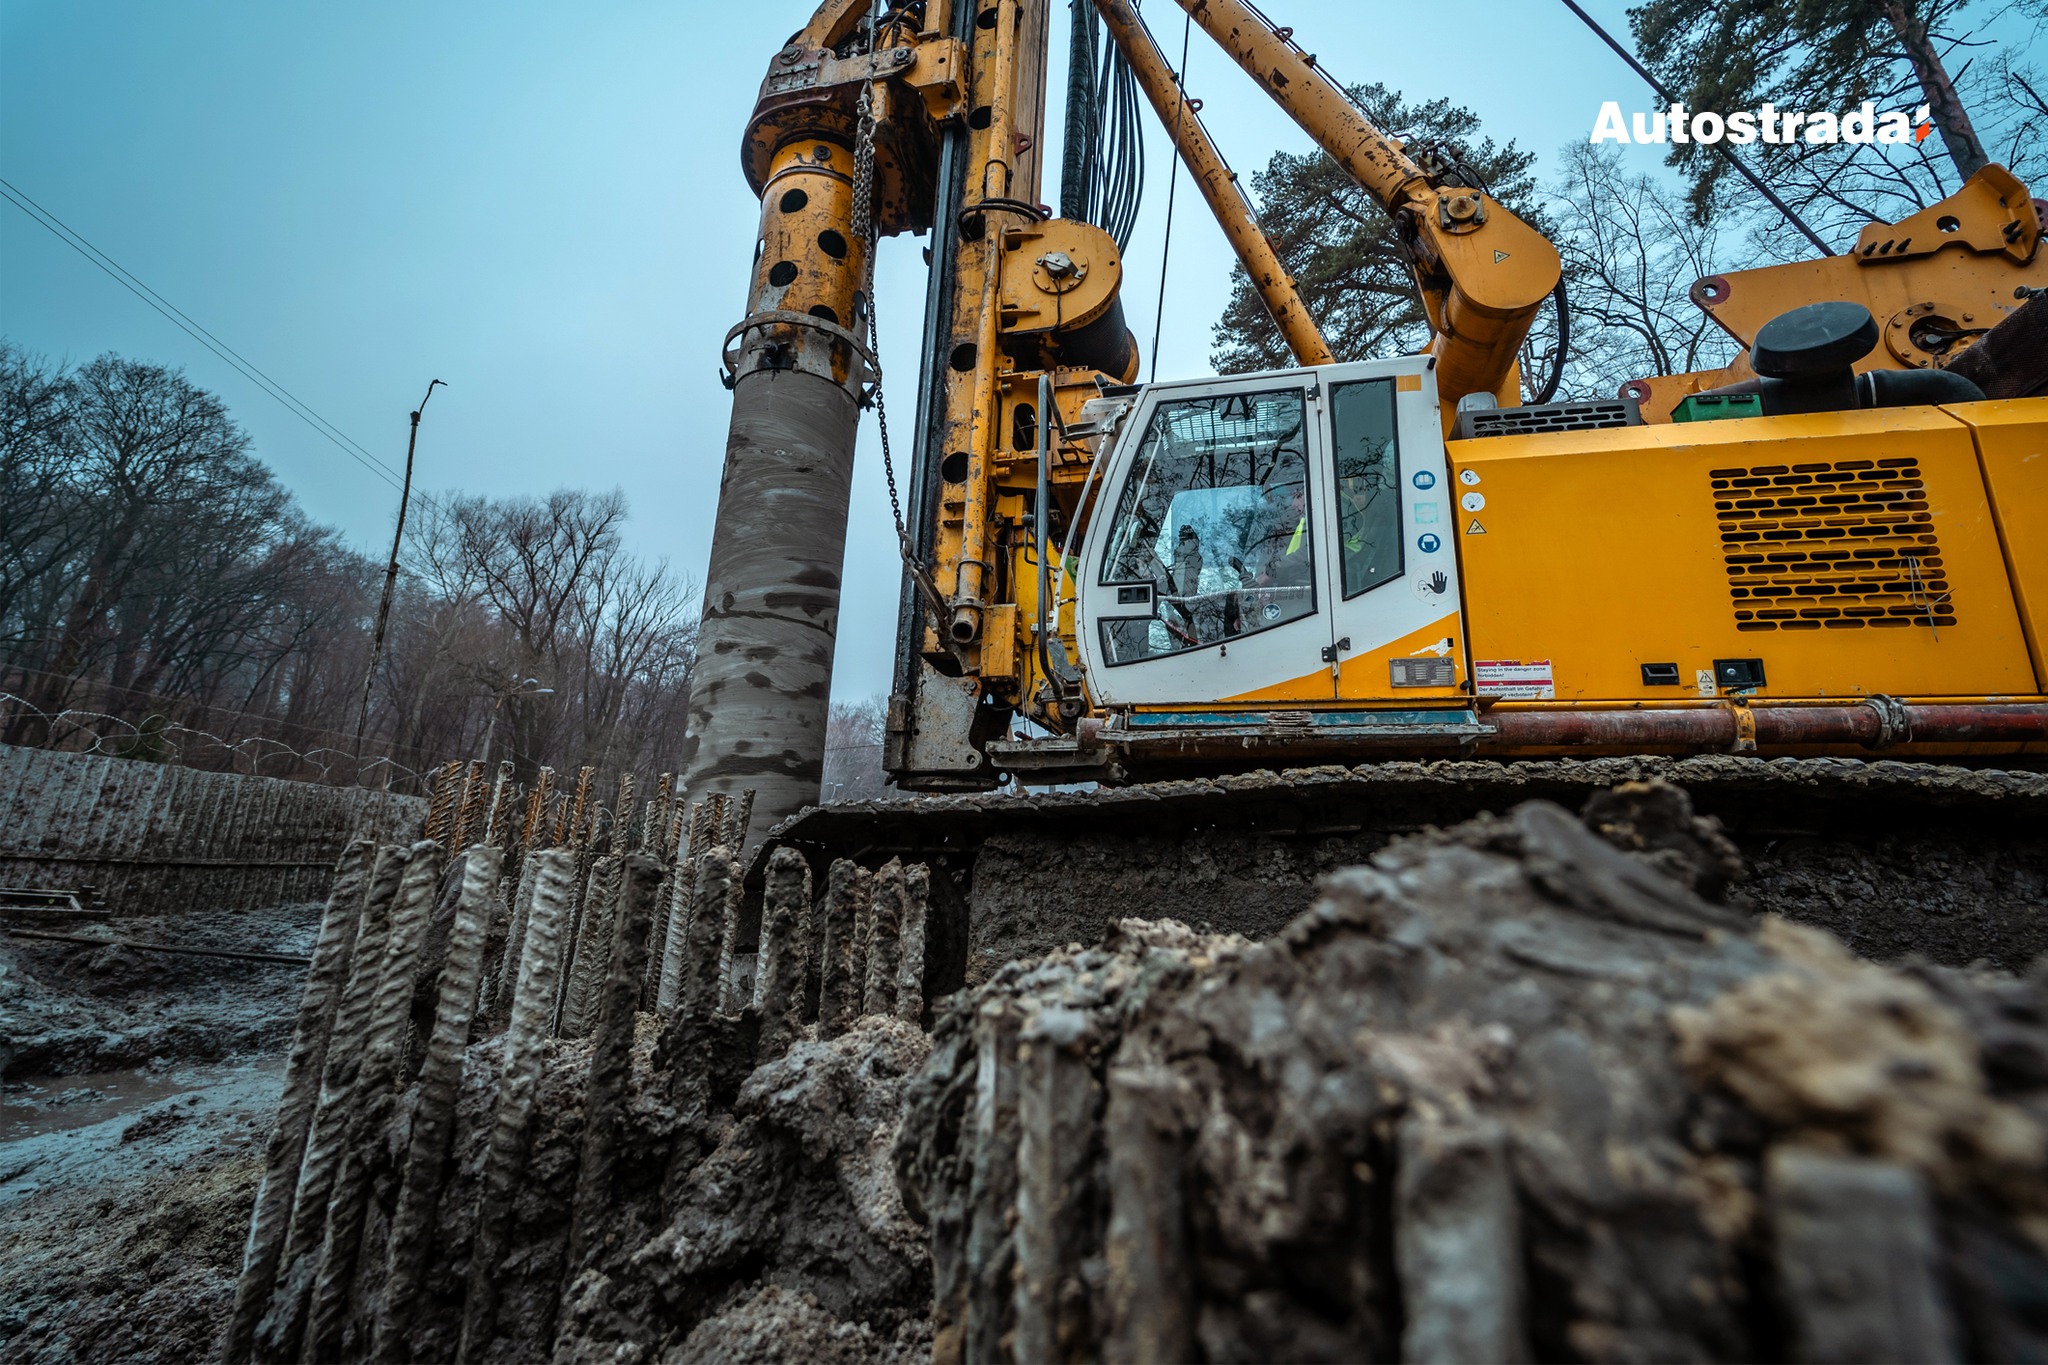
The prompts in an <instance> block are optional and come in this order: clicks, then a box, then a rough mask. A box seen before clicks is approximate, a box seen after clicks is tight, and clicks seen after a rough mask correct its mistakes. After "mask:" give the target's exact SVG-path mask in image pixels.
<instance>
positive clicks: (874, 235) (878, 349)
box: [853, 45, 919, 570]
mask: <svg viewBox="0 0 2048 1365" xmlns="http://www.w3.org/2000/svg"><path fill="white" fill-rule="evenodd" d="M868 74H869V81H868V82H867V83H864V84H863V85H862V86H861V88H860V117H859V120H858V122H857V123H856V125H855V131H854V136H853V221H854V224H855V229H856V230H857V231H858V232H859V233H860V239H861V245H862V247H863V248H864V252H865V254H864V256H863V257H862V262H861V307H862V308H863V309H865V310H866V312H867V315H868V354H869V355H870V356H872V357H873V359H874V367H875V426H876V428H877V429H878V430H879V431H880V432H881V436H882V474H883V477H884V478H886V479H887V480H888V482H889V514H890V515H891V516H892V517H894V518H895V521H896V545H897V548H898V549H899V550H900V551H901V552H902V555H903V562H904V563H905V564H907V565H909V566H910V567H911V569H912V570H915V569H917V568H918V567H919V566H918V563H917V557H916V556H915V555H913V554H912V553H911V552H910V535H909V533H908V532H907V531H906V530H905V529H904V526H903V500H902V498H901V496H900V495H899V494H898V493H897V491H896V460H895V456H894V455H893V454H892V453H891V451H890V449H889V408H888V404H887V403H885V402H884V401H883V398H882V342H881V333H880V331H879V329H878V328H877V326H876V323H875V315H876V314H877V313H878V312H880V311H881V310H880V309H878V308H877V307H876V306H875V248H876V246H877V244H878V242H879V238H880V232H879V230H878V228H877V225H876V223H875V93H874V84H873V75H874V52H873V50H872V45H870V51H869V53H868Z"/></svg>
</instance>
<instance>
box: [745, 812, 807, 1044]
mask: <svg viewBox="0 0 2048 1365" xmlns="http://www.w3.org/2000/svg"><path fill="white" fill-rule="evenodd" d="M810 907H811V866H810V864H809V863H807V862H805V861H804V855H803V854H801V853H799V852H797V851H796V850H795V849H793V848H778V849H776V850H775V852H774V853H773V854H772V855H770V857H769V859H768V871H767V877H766V882H765V884H764V886H763V888H762V896H761V957H760V963H761V968H760V972H759V973H758V975H757V977H756V990H755V995H754V1001H755V1005H756V1007H757V1008H758V1009H759V1011H760V1015H761V1039H760V1045H759V1049H758V1051H757V1052H756V1054H755V1057H756V1060H757V1061H761V1062H772V1061H774V1060H775V1059H776V1058H777V1057H780V1056H781V1055H782V1054H783V1053H785V1052H787V1051H789V1047H790V1044H791V1043H793V1042H795V1041H796V1038H797V1034H798V1032H799V1031H800V1030H801V1029H802V1027H803V1019H802V1017H801V1016H802V1011H803V1003H804V992H803V986H804V959H805V957H806V956H807V954H806V952H805V951H804V950H805V948H806V946H807V943H806V929H807V927H808V926H807V921H808V920H809V918H810Z"/></svg>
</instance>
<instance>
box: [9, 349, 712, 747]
mask: <svg viewBox="0 0 2048 1365" xmlns="http://www.w3.org/2000/svg"><path fill="white" fill-rule="evenodd" d="M0 509H4V511H0V692H4V693H8V694H11V695H13V696H16V697H20V698H24V699H26V700H27V702H28V704H27V705H22V704H19V703H13V702H9V703H6V704H4V706H0V726H4V729H5V733H4V734H0V739H5V740H8V741H11V742H42V743H48V742H64V741H65V740H66V736H67V735H69V736H70V737H71V738H72V739H75V740H76V741H77V742H80V743H87V742H91V743H98V742H101V740H103V739H107V738H112V737H119V742H120V751H122V752H126V753H129V754H131V755H134V756H138V757H169V756H171V755H172V754H173V753H174V752H176V753H179V755H180V757H181V761H185V762H209V761H211V762H217V763H220V764H223V765H225V764H228V763H236V764H241V765H244V766H246V765H247V764H248V763H250V762H252V761H254V760H253V759H252V758H251V755H255V754H258V753H262V752H266V751H273V752H275V753H276V754H278V755H280V762H279V763H278V764H275V765H271V766H267V767H265V768H264V770H265V771H278V770H279V769H280V768H281V767H286V766H291V764H289V763H287V762H285V761H284V758H285V756H290V755H296V754H305V753H308V752H312V753H314V754H316V758H315V759H314V760H311V761H307V762H304V763H299V764H298V765H297V767H296V769H295V771H296V772H297V775H301V776H318V775H321V774H322V773H323V772H329V773H331V772H333V771H334V770H335V769H336V768H337V767H338V768H339V769H340V772H341V776H342V777H343V778H344V779H346V778H351V777H353V776H355V775H356V773H357V771H358V769H357V767H356V765H355V763H354V760H353V757H352V753H351V752H350V751H352V749H353V745H352V742H351V740H350V734H352V730H350V727H351V726H352V725H353V721H354V711H353V709H352V708H353V706H354V704H355V699H356V698H357V697H358V696H359V695H360V694H359V693H358V692H357V691H356V686H357V683H358V680H359V677H360V675H359V674H357V673H356V672H355V670H356V668H357V666H358V665H357V663H356V661H357V660H359V659H360V658H361V657H362V654H363V648H364V642H365V640H366V639H367V637H368V631H369V623H370V615H371V612H372V611H373V610H374V606H375V602H376V596H377V588H378V574H377V569H376V566H375V565H374V564H373V563H372V562H371V561H370V560H369V559H367V558H366V557H365V556H363V555H361V554H358V553H356V552H355V551H353V550H351V549H350V548H349V547H348V546H346V545H345V544H343V543H342V542H341V540H340V538H339V537H338V536H337V535H336V534H335V533H334V532H333V531H332V530H330V529H327V528H325V527H321V526H317V525H315V524H313V523H312V522H310V521H309V520H307V518H306V517H305V516H304V515H303V513H301V512H300V511H299V509H298V508H297V506H296V505H295V504H294V502H293V500H292V497H291V495H290V493H289V492H287V491H286V490H285V489H284V488H283V487H281V486H280V485H279V484H278V483H277V481H276V480H275V479H274V478H273V477H272V476H271V474H270V472H269V470H267V469H266V468H265V467H264V466H263V464H262V463H261V462H260V461H259V460H257V459H256V457H255V456H254V454H253V453H251V450H250V448H249V440H248V438H247V437H246V436H245V435H244V434H243V433H242V431H241V430H240V429H239V428H238V427H237V426H236V425H235V424H234V422H233V421H232V420H231V419H230V418H229V417H228V414H227V412H226V409H225V408H223V407H222V405H221V404H220V402H219V401H218V400H217V399H215V398H214V397H213V396H212V395H211V394H208V393H206V392H205V391H203V390H201V389H198V388H196V387H195V386H193V385H192V384H191V383H189V382H188V381H187V380H186V379H185V378H184V376H182V375H181V374H178V373H177V372H175V371H172V370H168V369H165V368H163V367H160V366H153V365H147V364H142V363H139V362H134V361H127V360H123V359H120V358H119V357H115V356H103V357H101V358H100V359H98V360H95V361H93V362H92V363H91V364H89V365H86V366H84V367H83V368H81V369H78V370H76V371H66V370H63V369H61V368H58V367H53V366H50V365H47V364H43V363H41V362H37V361H34V360H32V359H31V358H29V357H26V356H24V355H23V354H22V353H21V352H20V351H18V350H16V349H15V348H13V347H9V346H5V345H4V344H0ZM626 511H627V509H626V502H625V498H624V496H623V495H622V494H620V493H618V492H616V491H614V492H610V493H602V494H591V493H583V492H575V491H569V490H564V491H561V492H558V493H555V494H553V495H551V496H550V497H548V498H547V499H545V500H533V499H511V500H497V501H493V500H490V499H485V498H475V497H459V496H458V497H455V498H452V499H450V500H448V501H447V502H446V503H445V504H444V505H443V506H442V507H441V508H438V509H436V511H435V513H434V514H433V515H430V516H428V517H427V518H425V519H423V520H422V521H421V522H419V523H416V525H415V529H414V531H413V532H412V534H411V535H410V538H409V540H408V543H407V555H406V564H407V568H408V569H409V570H410V572H408V573H407V575H406V576H405V579H404V581H403V582H402V583H401V585H400V590H399V594H398V598H397V607H396V616H395V625H394V629H393V633H392V643H391V647H390V648H389V649H388V650H387V651H386V652H385V655H384V658H383V661H382V663H381V665H380V666H381V669H382V671H383V681H384V685H383V686H382V687H380V688H379V690H378V694H377V703H376V709H375V712H374V713H373V716H372V724H373V726H374V730H373V733H374V734H375V735H376V736H377V740H378V745H379V747H380V749H381V750H382V752H383V754H385V755H387V756H390V757H391V758H393V759H394V760H395V761H396V763H397V765H398V771H400V772H402V771H404V770H406V769H410V770H413V771H415V772H420V771H424V770H426V769H428V768H430V767H432V766H434V765H437V764H439V763H441V762H444V761H446V760H448V759H450V758H461V757H468V756H472V755H475V754H476V753H478V752H479V751H480V750H481V749H483V748H486V747H489V746H490V743H491V740H492V739H493V738H496V739H497V740H499V741H500V742H501V743H502V744H503V746H504V747H502V748H499V749H498V750H497V751H498V752H500V753H504V752H508V751H509V752H510V753H511V754H512V755H513V756H514V757H515V758H516V760H517V761H518V762H519V764H520V765H521V767H522V768H523V769H525V770H526V771H527V772H531V771H532V770H533V769H534V768H536V767H538V766H540V765H542V764H547V765H551V766H554V767H557V768H573V767H577V766H581V765H584V764H591V765H594V766H597V767H599V768H601V769H603V770H604V771H605V775H606V777H607V778H609V777H611V776H616V775H617V773H619V772H621V771H624V770H627V769H633V770H637V771H641V772H649V771H656V770H663V769H670V770H672V769H674V768H676V767H679V766H680V753H679V750H680V745H681V742H682V738H683V729H684V718H685V715H686V707H687V704H688V696H689V688H690V678H691V672H692V669H693V666H694V663H695V639H696V637H695V619H694V616H693V615H692V612H691V610H690V608H691V605H692V604H693V602H694V599H695V595H696V591H695V588H694V587H693V586H692V585H691V584H690V583H689V582H688V581H687V580H684V579H681V578H679V577H678V576H677V575H675V574H674V573H672V572H671V571H670V570H669V569H668V567H667V566H666V565H665V564H662V563H648V562H645V561H641V560H638V559H635V558H634V557H633V556H631V555H629V554H627V553H625V551H624V549H623V542H622V539H621V536H620V528H621V527H622V526H623V524H624V522H625V519H626ZM528 678H534V679H545V680H546V681H545V683H544V684H543V683H540V682H535V683H533V684H527V683H525V682H524V680H525V679H528ZM88 712H89V713H91V714H86V713H88ZM58 714H66V715H68V720H67V722H66V723H67V725H69V726H70V727H71V728H70V729H69V730H68V731H64V732H63V733H57V734H53V733H50V727H49V725H48V723H47V722H46V720H45V717H46V716H50V715H58ZM94 717H98V718H99V719H95V718H94ZM96 727H97V728H96ZM493 727H497V731H496V734H495V735H493ZM59 728H60V730H61V729H62V727H59ZM174 728H176V729H179V730H180V732H181V733H183V734H184V735H185V736H186V738H187V739H188V740H191V741H192V743H190V744H187V745H186V746H185V747H184V748H183V749H178V748H177V747H175V746H172V745H170V744H168V743H159V742H158V738H160V737H161V736H162V735H164V734H167V733H169V732H170V731H171V730H172V729H174ZM102 732H104V734H103V733H102ZM95 736H99V738H98V739H96V738H95ZM207 737H211V738H213V739H217V740H218V741H219V744H218V745H217V746H216V749H215V750H208V751H206V752H204V753H200V752H198V751H197V747H195V746H198V747H203V745H202V744H201V743H200V741H203V740H204V739H206V738H207ZM266 746H268V748H267V750H266ZM323 749H324V750H326V751H327V752H328V753H329V755H330V756H331V758H334V759H346V760H347V761H346V762H345V763H343V764H336V763H334V762H332V761H324V760H319V759H318V758H317V754H318V751H321V750H323Z"/></svg>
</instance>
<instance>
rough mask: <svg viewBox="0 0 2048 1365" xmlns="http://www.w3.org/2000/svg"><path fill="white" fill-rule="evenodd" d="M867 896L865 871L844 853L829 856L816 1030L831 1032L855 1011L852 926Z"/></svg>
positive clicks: (857, 976) (857, 975)
mask: <svg viewBox="0 0 2048 1365" xmlns="http://www.w3.org/2000/svg"><path fill="white" fill-rule="evenodd" d="M868 897H869V885H868V874H867V871H866V870H865V869H864V868H862V867H861V866H860V864H858V863H855V862H853V861H851V860H849V859H846V858H839V859H836V860H834V862H833V864H832V870H831V872H830V873H828V874H827V876H826V879H825V898H824V900H822V901H820V902H819V904H818V917H819V918H820V919H822V920H823V921H824V932H823V934H822V935H821V937H820V943H819V948H818V956H819V961H818V1036H819V1037H820V1038H836V1037H838V1036H839V1035H840V1034H842V1033H844V1032H846V1029H847V1026H848V1025H850V1024H851V1023H853V1021H854V1019H855V1018H856V1017H857V1016H858V1015H859V1014H860V997H861V987H862V977H861V970H860V968H861V963H862V961H863V958H862V956H861V954H860V952H859V951H858V948H859V941H858V937H857V935H856V932H855V926H856V925H857V924H858V923H859V921H860V919H861V907H862V906H864V905H865V904H866V903H867V901H868Z"/></svg>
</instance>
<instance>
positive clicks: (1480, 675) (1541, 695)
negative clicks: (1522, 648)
mask: <svg viewBox="0 0 2048 1365" xmlns="http://www.w3.org/2000/svg"><path fill="white" fill-rule="evenodd" d="M1472 686H1473V690H1474V691H1476V692H1478V694H1479V695H1480V696H1482V697H1499V698H1500V699H1501V700H1502V701H1550V700H1553V699H1554V698H1555V697H1556V696H1557V684H1556V682H1555V680H1553V679H1552V678H1551V676H1550V660H1548V659H1530V660H1528V661H1526V662H1525V661H1523V660H1521V659H1474V660H1473V661H1472Z"/></svg>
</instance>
